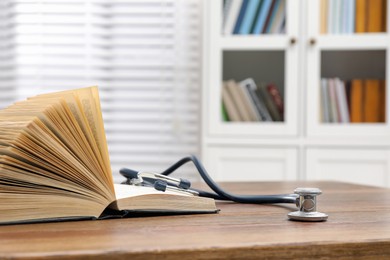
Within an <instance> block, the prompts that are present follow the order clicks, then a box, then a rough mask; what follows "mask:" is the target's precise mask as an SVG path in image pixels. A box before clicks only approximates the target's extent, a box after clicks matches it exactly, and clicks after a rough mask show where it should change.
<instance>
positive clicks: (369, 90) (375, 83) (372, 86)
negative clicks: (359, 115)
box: [364, 79, 380, 123]
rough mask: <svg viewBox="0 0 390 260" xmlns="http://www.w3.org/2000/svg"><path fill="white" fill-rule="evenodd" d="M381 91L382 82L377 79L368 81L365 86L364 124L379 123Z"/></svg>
mask: <svg viewBox="0 0 390 260" xmlns="http://www.w3.org/2000/svg"><path fill="white" fill-rule="evenodd" d="M379 89H380V82H379V80H376V79H367V80H365V84H364V91H365V98H364V122H368V123H376V122H379V100H380V98H379Z"/></svg>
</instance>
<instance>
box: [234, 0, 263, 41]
mask: <svg viewBox="0 0 390 260" xmlns="http://www.w3.org/2000/svg"><path fill="white" fill-rule="evenodd" d="M248 1H249V2H248V6H247V10H246V13H245V16H244V18H243V20H242V24H241V27H240V30H239V34H250V33H251V29H252V24H253V21H254V19H255V15H256V12H257V9H258V6H259V5H260V4H261V2H260V0H248Z"/></svg>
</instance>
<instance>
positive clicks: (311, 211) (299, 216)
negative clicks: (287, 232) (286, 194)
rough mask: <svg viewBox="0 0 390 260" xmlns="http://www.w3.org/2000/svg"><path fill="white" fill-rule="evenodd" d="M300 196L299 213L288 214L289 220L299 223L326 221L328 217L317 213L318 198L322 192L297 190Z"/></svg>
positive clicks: (296, 192) (295, 191) (312, 189)
mask: <svg viewBox="0 0 390 260" xmlns="http://www.w3.org/2000/svg"><path fill="white" fill-rule="evenodd" d="M294 193H295V194H298V195H299V197H298V198H297V207H298V208H299V210H298V211H294V212H290V213H288V214H287V216H288V218H289V219H291V220H297V221H325V220H327V219H328V215H327V214H325V213H321V212H318V211H317V196H318V195H320V194H321V193H322V192H321V190H320V189H317V188H297V189H295V190H294Z"/></svg>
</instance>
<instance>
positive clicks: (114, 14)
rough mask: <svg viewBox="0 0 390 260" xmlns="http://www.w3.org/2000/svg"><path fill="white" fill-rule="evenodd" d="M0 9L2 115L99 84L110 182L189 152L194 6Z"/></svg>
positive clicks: (32, 4)
mask: <svg viewBox="0 0 390 260" xmlns="http://www.w3.org/2000/svg"><path fill="white" fill-rule="evenodd" d="M0 8H1V9H0V37H1V38H0V39H1V42H0V52H1V53H0V55H1V56H0V59H1V61H0V68H1V70H0V73H1V75H0V91H1V95H0V106H1V107H4V106H6V105H9V104H10V103H11V102H13V101H15V100H20V99H24V98H25V97H28V96H32V95H36V94H38V93H42V92H51V91H60V90H65V89H72V88H79V87H85V86H91V85H98V86H99V90H100V98H101V102H102V108H103V118H104V120H105V129H106V135H107V139H108V146H109V151H110V159H111V164H112V169H113V173H114V178H115V181H116V182H118V181H120V180H122V179H121V178H119V174H118V170H119V168H120V167H130V168H134V169H143V170H148V171H160V170H163V169H165V168H166V167H168V166H169V165H170V164H171V163H173V162H175V161H176V160H178V159H179V158H180V157H182V156H185V155H187V154H190V153H193V154H197V153H198V151H199V131H200V126H199V117H200V109H199V103H200V102H199V98H200V82H201V80H200V29H201V28H200V10H201V8H200V0H144V1H143V0H62V1H58V0H56V1H50V0H46V1H44V0H42V1H38V0H13V1H11V0H2V1H0ZM192 172H193V170H192V168H190V167H187V168H185V169H184V170H183V171H182V172H181V174H180V175H181V176H183V175H184V176H186V177H187V178H190V179H191V178H192V179H193V178H194V176H195V175H192Z"/></svg>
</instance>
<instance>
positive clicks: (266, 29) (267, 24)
mask: <svg viewBox="0 0 390 260" xmlns="http://www.w3.org/2000/svg"><path fill="white" fill-rule="evenodd" d="M280 1H281V0H272V4H271V7H270V9H269V12H268V15H267V19H266V20H265V24H264V28H263V33H269V32H270V28H271V23H272V22H273V19H274V17H275V13H276V10H277V9H278V6H279V3H280Z"/></svg>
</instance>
